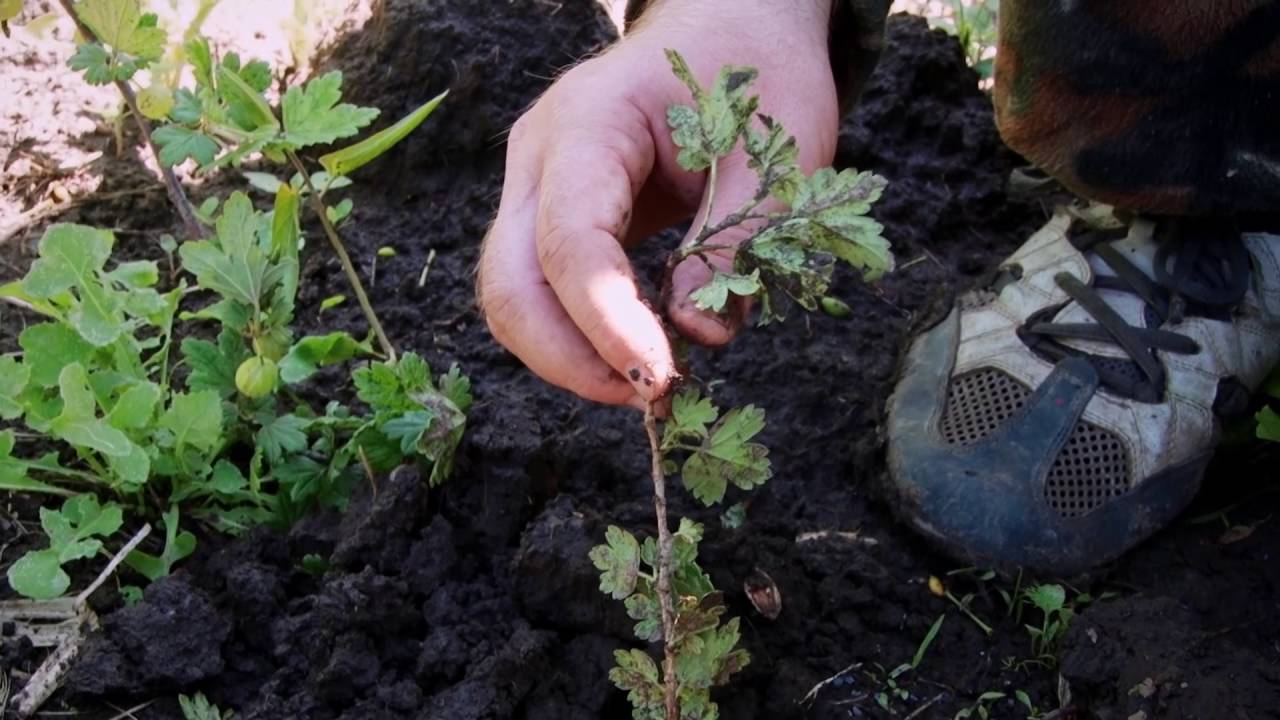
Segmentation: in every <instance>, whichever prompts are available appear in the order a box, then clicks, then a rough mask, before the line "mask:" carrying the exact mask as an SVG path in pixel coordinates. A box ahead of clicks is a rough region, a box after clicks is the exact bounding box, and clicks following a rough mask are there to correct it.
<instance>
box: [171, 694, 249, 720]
mask: <svg viewBox="0 0 1280 720" xmlns="http://www.w3.org/2000/svg"><path fill="white" fill-rule="evenodd" d="M178 705H179V706H180V707H181V708H182V717H183V720H234V718H235V716H236V714H235V713H233V712H231V711H229V710H227V711H223V710H219V709H218V706H217V705H214V704H213V703H211V702H209V698H206V697H205V696H204V693H196V694H195V695H193V696H191V697H188V696H186V695H179V696H178Z"/></svg>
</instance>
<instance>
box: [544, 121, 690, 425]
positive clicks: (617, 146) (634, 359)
mask: <svg viewBox="0 0 1280 720" xmlns="http://www.w3.org/2000/svg"><path fill="white" fill-rule="evenodd" d="M576 120H577V122H575V123H574V124H575V125H577V124H578V123H581V125H579V126H578V127H576V128H574V127H570V128H565V129H564V130H563V131H562V132H561V133H559V138H560V141H559V142H556V143H554V144H553V145H552V146H551V147H549V148H548V152H547V153H546V155H545V156H544V163H543V172H542V179H541V182H540V183H539V185H540V188H541V198H540V204H539V208H538V218H537V223H536V226H537V247H538V258H539V261H540V262H541V264H542V269H543V274H544V275H545V277H546V278H547V282H548V283H550V285H551V288H552V289H553V290H554V291H555V293H556V296H557V297H558V298H559V299H560V303H561V305H563V306H564V309H565V311H566V312H568V313H569V316H570V317H571V318H572V319H573V321H574V323H575V324H576V325H577V326H578V327H579V328H580V329H581V330H582V332H583V334H585V335H586V337H587V339H588V340H589V341H590V342H591V344H592V345H593V346H594V347H595V349H596V351H597V352H598V353H599V354H600V356H601V357H603V358H604V360H605V362H607V363H608V364H609V365H610V366H611V367H613V368H614V369H615V370H617V371H618V372H619V373H621V374H622V376H623V377H625V378H627V379H628V380H629V381H630V382H631V383H632V385H633V386H634V387H635V388H636V392H637V393H639V395H640V396H641V397H642V398H645V399H646V400H654V399H657V398H660V397H662V396H663V395H665V394H666V392H667V390H668V389H669V387H670V384H671V381H672V380H673V377H674V374H675V363H674V361H673V359H672V356H671V348H670V345H669V343H668V341H667V335H666V332H665V331H664V330H663V327H662V323H661V321H660V320H659V319H658V317H657V316H656V315H655V314H654V312H653V310H652V309H651V308H650V307H649V305H648V304H647V303H646V302H644V300H642V299H641V297H640V293H639V290H638V288H637V285H636V281H635V274H634V272H633V271H632V268H631V263H630V261H629V260H628V259H627V256H626V253H625V252H624V251H623V249H622V245H621V242H620V238H622V237H623V236H624V235H625V234H626V228H627V225H628V224H629V222H630V219H631V210H632V205H633V201H634V198H635V195H636V194H637V193H638V192H639V189H640V187H641V186H642V185H643V184H644V180H645V178H646V177H647V176H648V174H649V172H650V170H652V168H653V157H654V151H653V143H652V140H651V137H650V134H649V131H648V128H647V126H646V125H645V123H644V120H643V119H642V118H639V119H634V120H631V121H627V120H621V121H620V120H619V119H618V118H617V116H616V115H615V116H614V117H613V118H611V119H609V120H604V121H602V122H598V123H592V122H590V121H589V120H585V119H584V118H581V117H579V118H576Z"/></svg>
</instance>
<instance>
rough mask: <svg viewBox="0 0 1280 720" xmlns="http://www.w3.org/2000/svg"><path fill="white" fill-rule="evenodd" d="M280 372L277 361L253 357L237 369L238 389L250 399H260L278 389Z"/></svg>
mask: <svg viewBox="0 0 1280 720" xmlns="http://www.w3.org/2000/svg"><path fill="white" fill-rule="evenodd" d="M279 377H280V371H279V369H277V368H276V364H275V361H273V360H271V359H270V358H265V357H261V356H258V357H251V358H249V359H248V360H245V361H244V362H242V363H240V367H238V368H236V389H237V390H239V391H240V393H241V394H242V395H244V396H245V397H248V398H254V399H257V398H260V397H263V396H264V395H267V394H270V393H271V391H273V390H275V389H276V380H277V379H278V378H279Z"/></svg>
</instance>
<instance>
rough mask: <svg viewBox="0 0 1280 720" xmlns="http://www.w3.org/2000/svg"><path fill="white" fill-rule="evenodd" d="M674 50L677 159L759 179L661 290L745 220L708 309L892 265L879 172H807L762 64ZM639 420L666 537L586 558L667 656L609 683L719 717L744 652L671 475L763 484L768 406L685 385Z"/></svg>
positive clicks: (811, 299)
mask: <svg viewBox="0 0 1280 720" xmlns="http://www.w3.org/2000/svg"><path fill="white" fill-rule="evenodd" d="M667 57H668V59H669V60H670V62H671V66H672V69H673V71H674V72H675V74H676V75H677V76H678V77H679V78H680V79H681V80H682V81H683V82H684V83H685V84H686V85H687V86H688V87H689V90H690V91H691V93H692V95H693V105H691V106H685V105H674V106H672V107H671V108H670V109H669V110H668V113H667V119H668V123H669V125H670V126H671V131H672V139H673V141H674V142H675V144H676V145H677V146H679V148H680V154H679V158H678V160H679V162H680V165H681V166H682V167H684V168H685V169H686V170H689V171H692V172H700V171H706V172H707V175H708V177H707V187H708V188H714V187H715V183H716V174H717V166H718V163H719V161H720V159H721V158H723V157H724V156H726V155H729V154H730V153H732V152H733V151H734V150H735V149H736V148H738V147H739V146H741V147H742V148H743V150H744V151H745V152H746V154H747V157H748V162H749V165H750V167H751V168H752V169H754V170H755V171H756V173H757V175H758V177H759V181H760V185H759V189H758V190H757V191H756V193H755V195H754V197H752V198H751V200H749V201H748V202H747V203H746V204H745V205H743V206H742V207H741V208H737V209H735V210H734V211H733V212H731V213H729V214H728V215H726V216H724V219H723V220H720V221H719V222H716V223H715V224H709V223H707V222H706V221H704V223H703V225H702V226H701V227H699V228H698V229H697V231H696V232H694V233H692V234H691V236H690V237H691V239H690V241H689V242H687V243H686V244H684V245H682V246H681V247H680V248H679V249H678V250H677V251H676V252H675V253H673V255H672V256H671V258H670V259H669V261H668V263H667V273H666V278H665V280H664V283H663V288H662V295H663V297H664V298H665V297H666V296H667V295H668V294H669V293H670V289H671V288H670V283H671V273H672V271H673V270H674V268H675V266H676V265H677V264H678V263H679V262H681V261H683V260H685V259H687V258H690V257H697V258H701V259H702V260H703V261H704V262H708V265H710V263H709V259H708V257H707V255H708V253H710V252H712V251H714V250H720V249H724V246H723V245H719V244H717V243H716V238H717V236H718V235H719V234H720V233H721V232H723V231H725V230H727V229H729V228H732V227H737V226H740V225H741V226H746V227H748V228H750V229H751V230H752V235H751V237H750V238H749V239H747V240H746V241H745V242H743V243H742V244H741V245H740V246H739V247H738V248H737V253H736V255H735V259H734V265H733V268H732V271H730V272H722V271H719V270H716V271H715V272H714V275H713V277H712V279H711V280H710V282H708V283H707V284H706V285H705V286H703V287H702V288H700V289H698V290H697V291H695V292H694V293H693V295H692V296H691V297H692V299H693V301H694V302H695V304H696V305H697V306H698V307H699V308H701V309H704V310H711V311H714V312H724V311H725V310H726V308H727V307H728V305H729V303H730V301H731V298H732V296H734V295H737V296H741V297H751V298H754V299H755V300H756V301H757V302H758V303H759V305H760V309H761V315H760V323H761V324H767V323H771V322H775V321H780V320H783V319H784V318H785V316H786V312H787V308H788V306H789V305H790V304H792V303H795V304H798V305H800V306H801V307H802V308H804V309H806V310H810V311H812V310H816V309H818V308H819V307H820V304H821V302H822V300H823V298H825V297H826V295H827V290H828V289H829V287H830V285H831V279H832V275H833V272H834V270H835V264H836V262H837V261H843V262H845V263H846V264H848V265H849V266H851V267H853V268H854V269H856V270H859V271H861V273H862V275H863V277H864V279H866V280H871V279H874V278H876V277H879V276H880V275H881V274H883V273H884V272H886V271H888V270H890V269H892V267H893V257H892V255H891V254H890V252H889V244H888V242H887V241H886V240H885V239H884V238H883V237H882V235H881V229H882V228H881V226H880V225H879V223H877V222H876V221H874V220H872V219H871V218H869V217H867V213H868V212H869V211H870V209H871V206H872V204H874V203H875V202H876V200H878V199H879V197H880V194H881V192H882V191H883V189H884V187H885V182H884V180H883V179H881V178H879V177H877V176H876V175H873V174H871V173H866V172H857V171H855V170H845V171H843V172H836V171H835V170H833V169H831V168H824V169H821V170H818V171H817V172H815V173H813V174H812V175H805V174H804V173H803V172H802V171H801V170H800V168H799V166H798V164H797V158H798V152H797V150H796V142H795V138H793V137H792V136H790V135H789V134H787V133H786V131H785V130H784V129H783V127H782V126H781V125H780V124H779V123H778V122H777V121H775V120H773V119H772V118H770V117H768V116H766V115H756V114H755V111H756V108H757V107H758V105H759V98H758V97H757V96H753V95H748V90H749V89H750V86H751V83H752V82H753V81H754V80H755V77H756V71H755V70H754V69H752V68H745V67H726V68H724V69H722V70H721V71H720V75H719V77H718V78H717V79H716V82H715V84H714V85H713V86H712V87H711V88H710V89H705V88H703V87H702V86H701V85H699V84H698V82H697V80H696V79H695V78H694V76H693V73H692V71H691V70H690V68H689V66H688V65H687V64H686V63H685V61H684V59H683V58H682V57H681V56H680V55H679V54H678V53H677V52H675V51H673V50H668V51H667ZM714 202H715V198H714V196H713V194H712V191H710V190H709V191H708V197H707V198H706V200H705V203H706V207H704V208H703V212H702V215H701V216H702V217H704V218H710V217H714V215H713V211H714V209H715V207H714ZM774 207H784V208H785V209H782V210H773V209H770V208H774ZM644 422H645V430H646V432H647V434H648V437H649V444H650V452H651V454H652V475H653V484H654V509H655V512H656V514H657V525H658V537H657V539H656V541H655V540H654V539H653V538H647V539H645V541H644V542H640V541H639V540H637V539H636V537H635V536H634V535H632V534H631V533H629V532H627V531H625V530H623V529H621V528H618V527H610V528H609V529H608V533H607V535H606V544H605V545H601V546H599V547H596V548H595V549H594V550H593V551H592V552H591V559H592V562H593V563H595V565H596V567H597V568H599V569H600V571H601V575H600V589H601V591H602V592H604V593H606V594H608V595H609V596H611V597H613V598H614V599H617V600H622V601H623V602H624V603H625V604H626V608H627V613H628V614H629V615H630V616H631V617H632V618H633V619H635V620H636V626H635V633H636V636H637V637H638V638H640V639H641V640H644V641H647V642H657V641H658V640H661V641H662V642H663V646H664V660H663V663H662V667H661V668H659V667H658V665H657V664H655V662H654V661H653V659H652V658H651V657H650V656H649V655H648V653H646V652H644V651H642V650H638V649H633V650H620V651H618V652H617V653H615V659H616V660H617V663H618V665H617V667H616V668H614V669H613V671H612V672H611V673H610V678H611V679H612V680H613V682H614V683H615V684H616V685H617V686H618V687H619V688H621V689H623V690H626V691H627V693H628V695H627V697H628V699H629V700H630V701H631V704H632V707H633V709H634V716H635V718H636V719H637V720H712V719H713V718H717V717H719V709H718V708H717V706H716V704H715V703H714V702H712V701H711V689H712V688H713V687H716V686H719V685H724V684H726V683H727V682H728V681H729V679H730V677H731V676H732V675H733V674H734V673H736V672H738V671H739V670H741V669H742V668H743V667H745V666H746V665H747V663H749V662H750V658H749V657H748V655H747V653H746V651H745V650H742V649H740V648H737V644H738V639H739V625H738V620H737V619H736V618H734V619H731V620H728V621H725V622H721V620H722V616H723V615H724V614H725V611H726V608H725V606H724V603H723V599H722V595H721V593H720V592H718V591H717V590H716V589H715V588H714V587H713V586H712V584H711V580H710V578H709V577H708V576H707V575H706V574H705V573H704V572H702V570H701V569H700V568H699V567H698V564H697V557H698V543H699V542H700V541H701V540H702V535H703V527H702V526H701V525H700V524H698V523H696V522H693V521H692V520H689V519H688V518H684V519H681V521H680V524H679V528H678V529H677V530H676V532H675V533H672V532H671V531H670V529H669V527H668V521H667V509H666V504H667V503H666V476H667V475H668V474H671V473H675V472H677V470H678V472H679V474H680V476H681V479H682V481H683V484H684V487H685V489H686V490H688V491H689V493H690V494H692V495H693V497H694V498H695V499H697V500H698V501H700V502H701V503H703V504H704V505H706V506H708V507H710V506H713V505H715V504H717V503H719V502H721V501H722V500H723V499H724V497H725V494H726V492H727V490H728V487H729V485H734V486H736V487H738V488H740V489H742V490H747V491H749V490H752V489H754V488H757V487H759V486H761V485H763V484H764V483H765V482H767V481H768V480H769V478H770V477H771V476H772V469H771V467H770V463H769V451H768V449H767V448H765V447H764V446H763V445H761V444H759V443H756V442H753V440H754V438H755V437H756V436H757V435H758V434H759V433H760V432H761V431H762V430H763V429H764V426H765V419H764V411H762V410H760V409H758V408H756V407H754V406H750V405H748V406H746V407H743V408H735V409H731V410H728V411H726V412H721V410H720V409H719V408H717V407H716V406H715V405H714V404H713V403H712V401H711V400H710V399H709V398H704V397H702V396H701V395H700V394H699V393H698V392H697V391H696V390H695V391H684V392H680V393H678V394H677V395H676V396H675V397H674V398H672V407H671V416H670V418H669V419H668V420H667V421H666V422H665V423H663V425H662V428H661V431H659V424H658V421H657V418H656V416H655V412H654V407H653V405H652V404H651V405H650V406H649V408H648V410H647V412H646V413H645V420H644Z"/></svg>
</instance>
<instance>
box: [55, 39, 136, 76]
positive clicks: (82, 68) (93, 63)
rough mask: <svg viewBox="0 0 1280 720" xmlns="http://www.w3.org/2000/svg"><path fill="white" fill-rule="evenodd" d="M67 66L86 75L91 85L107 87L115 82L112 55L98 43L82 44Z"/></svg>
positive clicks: (77, 47)
mask: <svg viewBox="0 0 1280 720" xmlns="http://www.w3.org/2000/svg"><path fill="white" fill-rule="evenodd" d="M67 65H68V66H69V67H70V68H71V69H72V70H76V71H78V72H83V73H84V80H85V82H87V83H89V84H90V85H107V84H109V83H112V82H115V80H116V71H115V69H114V68H113V67H112V65H111V53H109V52H107V49H106V48H104V47H102V46H101V45H99V44H98V43H89V42H86V43H80V44H79V45H77V46H76V52H75V54H74V55H72V56H71V59H70V60H68V61H67ZM120 79H121V80H127V79H128V77H122V78H120Z"/></svg>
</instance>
